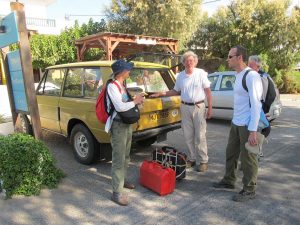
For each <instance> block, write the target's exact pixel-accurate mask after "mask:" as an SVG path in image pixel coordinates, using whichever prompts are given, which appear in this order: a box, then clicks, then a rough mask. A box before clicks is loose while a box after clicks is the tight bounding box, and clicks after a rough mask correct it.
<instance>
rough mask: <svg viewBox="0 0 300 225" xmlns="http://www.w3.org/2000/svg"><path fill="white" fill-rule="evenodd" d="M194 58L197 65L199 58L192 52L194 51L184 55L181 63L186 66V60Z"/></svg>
mask: <svg viewBox="0 0 300 225" xmlns="http://www.w3.org/2000/svg"><path fill="white" fill-rule="evenodd" d="M190 56H192V57H193V58H194V60H195V62H196V64H197V63H198V56H197V55H196V54H195V53H194V52H192V51H187V52H186V53H184V54H183V55H182V57H181V62H182V63H183V64H184V61H185V60H186V58H188V57H190Z"/></svg>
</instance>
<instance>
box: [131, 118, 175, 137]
mask: <svg viewBox="0 0 300 225" xmlns="http://www.w3.org/2000/svg"><path fill="white" fill-rule="evenodd" d="M180 128H181V122H177V123H173V124H169V125H166V126H161V127H157V128H154V129H149V130H143V131H136V132H134V133H133V135H132V137H133V139H134V141H139V140H143V139H147V138H150V137H153V136H157V135H159V134H164V133H168V132H170V131H173V130H177V129H180Z"/></svg>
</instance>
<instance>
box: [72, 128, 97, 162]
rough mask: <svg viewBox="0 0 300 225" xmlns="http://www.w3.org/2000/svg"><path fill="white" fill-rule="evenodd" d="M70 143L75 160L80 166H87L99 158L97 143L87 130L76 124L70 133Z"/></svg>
mask: <svg viewBox="0 0 300 225" xmlns="http://www.w3.org/2000/svg"><path fill="white" fill-rule="evenodd" d="M71 143H72V146H73V153H74V156H75V158H76V160H77V161H78V162H80V163H82V164H86V165H89V164H91V163H93V162H95V161H96V160H97V159H98V158H99V149H98V148H97V147H96V146H97V144H98V143H97V141H96V140H95V138H94V136H93V135H92V134H91V132H90V131H89V129H88V128H86V127H85V126H84V125H82V124H77V125H75V126H74V127H73V129H72V132H71Z"/></svg>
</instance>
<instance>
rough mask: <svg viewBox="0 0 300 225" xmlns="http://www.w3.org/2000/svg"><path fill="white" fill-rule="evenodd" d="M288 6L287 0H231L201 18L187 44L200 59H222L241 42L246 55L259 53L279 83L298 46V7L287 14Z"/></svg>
mask: <svg viewBox="0 0 300 225" xmlns="http://www.w3.org/2000/svg"><path fill="white" fill-rule="evenodd" d="M289 5H290V1H289V0H243V1H242V0H233V1H232V2H231V4H230V5H229V6H227V7H222V8H220V9H219V10H218V11H217V12H216V13H215V14H214V15H213V16H212V17H203V18H202V22H201V23H200V25H199V27H198V29H197V31H196V32H195V34H194V37H193V40H192V41H190V42H189V44H188V46H189V47H190V48H194V49H195V50H196V51H197V52H198V54H199V55H200V56H201V57H203V58H210V57H219V58H226V56H227V54H228V51H229V49H230V48H231V47H232V46H234V45H237V44H241V45H243V46H245V47H246V48H247V49H248V50H249V53H250V54H263V55H264V56H265V58H266V59H267V60H268V62H267V64H268V65H269V72H270V73H271V74H273V75H275V74H277V75H278V77H277V80H278V82H279V83H280V80H281V83H283V82H284V80H287V79H283V77H282V76H287V74H288V71H289V69H290V67H291V66H293V65H294V64H295V61H296V60H297V58H298V57H297V52H299V48H300V13H299V9H297V8H294V9H293V10H292V12H291V13H288V8H289ZM275 70H277V72H275ZM278 71H279V72H278Z"/></svg>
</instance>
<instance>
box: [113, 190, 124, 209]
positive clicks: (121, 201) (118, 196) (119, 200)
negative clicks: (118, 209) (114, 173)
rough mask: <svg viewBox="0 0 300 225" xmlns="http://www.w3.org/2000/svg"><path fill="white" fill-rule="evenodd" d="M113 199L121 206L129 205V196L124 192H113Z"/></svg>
mask: <svg viewBox="0 0 300 225" xmlns="http://www.w3.org/2000/svg"><path fill="white" fill-rule="evenodd" d="M111 200H112V201H113V202H115V203H117V204H118V205H121V206H126V205H128V198H127V196H125V195H124V194H122V193H117V192H113V194H112V196H111Z"/></svg>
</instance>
